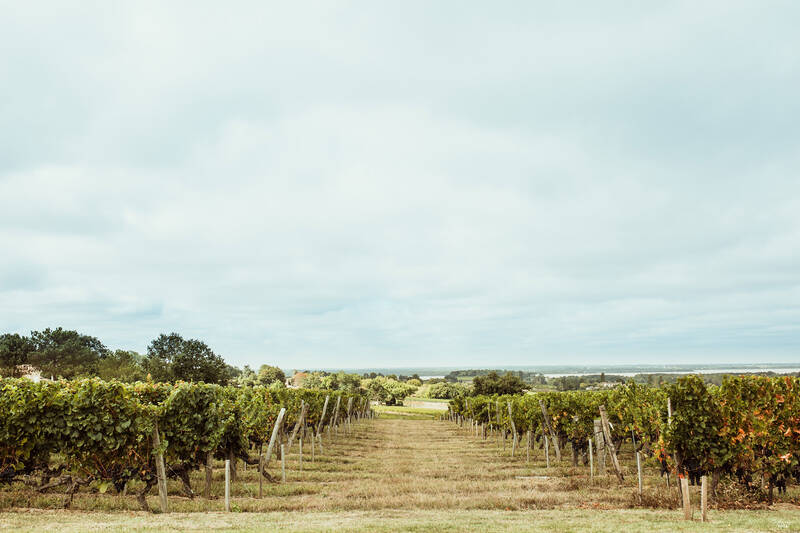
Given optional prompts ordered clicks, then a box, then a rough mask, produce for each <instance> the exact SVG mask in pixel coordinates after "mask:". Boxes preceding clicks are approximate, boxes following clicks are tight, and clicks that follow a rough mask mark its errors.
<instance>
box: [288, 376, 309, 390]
mask: <svg viewBox="0 0 800 533" xmlns="http://www.w3.org/2000/svg"><path fill="white" fill-rule="evenodd" d="M307 377H308V372H295V373H294V375H293V376H292V377H290V378H286V386H287V387H290V388H292V389H299V388H300V387H302V386H303V382H304V381H305V380H306V378H307Z"/></svg>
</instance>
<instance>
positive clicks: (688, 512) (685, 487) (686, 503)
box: [680, 476, 692, 520]
mask: <svg viewBox="0 0 800 533" xmlns="http://www.w3.org/2000/svg"><path fill="white" fill-rule="evenodd" d="M680 480H681V492H682V493H683V518H684V520H691V519H692V502H691V500H690V499H689V478H687V477H686V476H680Z"/></svg>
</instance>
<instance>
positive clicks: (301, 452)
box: [300, 437, 303, 472]
mask: <svg viewBox="0 0 800 533" xmlns="http://www.w3.org/2000/svg"><path fill="white" fill-rule="evenodd" d="M300 471H301V472H302V471H303V437H300Z"/></svg>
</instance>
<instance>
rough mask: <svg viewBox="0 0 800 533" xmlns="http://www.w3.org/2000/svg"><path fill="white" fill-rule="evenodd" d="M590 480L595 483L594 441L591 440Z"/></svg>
mask: <svg viewBox="0 0 800 533" xmlns="http://www.w3.org/2000/svg"><path fill="white" fill-rule="evenodd" d="M589 480H590V481H591V482H592V483H594V453H593V451H592V439H589Z"/></svg>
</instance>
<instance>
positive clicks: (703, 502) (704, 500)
mask: <svg viewBox="0 0 800 533" xmlns="http://www.w3.org/2000/svg"><path fill="white" fill-rule="evenodd" d="M707 479H708V478H707V477H706V476H701V477H700V519H701V520H702V521H703V522H708V485H707V483H706V481H707Z"/></svg>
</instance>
